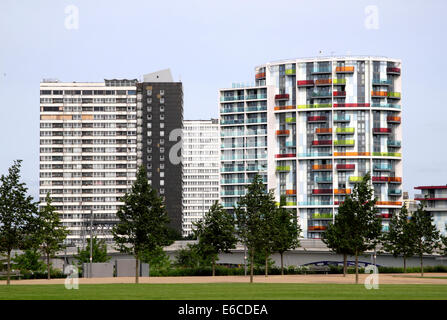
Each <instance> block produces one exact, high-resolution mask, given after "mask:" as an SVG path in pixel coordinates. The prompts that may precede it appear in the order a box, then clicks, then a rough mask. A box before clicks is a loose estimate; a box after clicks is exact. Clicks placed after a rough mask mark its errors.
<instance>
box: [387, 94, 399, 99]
mask: <svg viewBox="0 0 447 320" xmlns="http://www.w3.org/2000/svg"><path fill="white" fill-rule="evenodd" d="M388 99H400V92H388Z"/></svg>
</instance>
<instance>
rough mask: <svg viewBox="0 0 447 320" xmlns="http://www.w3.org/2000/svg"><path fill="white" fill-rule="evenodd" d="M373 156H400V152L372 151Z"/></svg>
mask: <svg viewBox="0 0 447 320" xmlns="http://www.w3.org/2000/svg"><path fill="white" fill-rule="evenodd" d="M372 155H373V156H374V157H401V156H402V154H401V153H399V152H373V153H372Z"/></svg>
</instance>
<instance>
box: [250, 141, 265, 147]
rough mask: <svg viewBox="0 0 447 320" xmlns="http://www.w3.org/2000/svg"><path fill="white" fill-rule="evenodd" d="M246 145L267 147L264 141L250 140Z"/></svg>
mask: <svg viewBox="0 0 447 320" xmlns="http://www.w3.org/2000/svg"><path fill="white" fill-rule="evenodd" d="M246 147H248V148H258V147H259V148H261V147H267V144H266V143H264V142H256V143H252V142H248V143H246Z"/></svg>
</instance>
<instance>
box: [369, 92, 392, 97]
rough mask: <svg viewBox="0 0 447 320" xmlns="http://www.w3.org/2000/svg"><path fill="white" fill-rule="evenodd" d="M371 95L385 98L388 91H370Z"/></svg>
mask: <svg viewBox="0 0 447 320" xmlns="http://www.w3.org/2000/svg"><path fill="white" fill-rule="evenodd" d="M371 97H373V98H386V97H388V92H386V91H371Z"/></svg>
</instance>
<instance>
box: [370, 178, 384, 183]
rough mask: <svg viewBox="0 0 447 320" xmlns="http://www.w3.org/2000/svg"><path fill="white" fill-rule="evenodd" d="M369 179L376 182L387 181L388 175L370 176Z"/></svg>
mask: <svg viewBox="0 0 447 320" xmlns="http://www.w3.org/2000/svg"><path fill="white" fill-rule="evenodd" d="M371 180H372V182H376V183H387V182H388V177H372V178H371Z"/></svg>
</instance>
